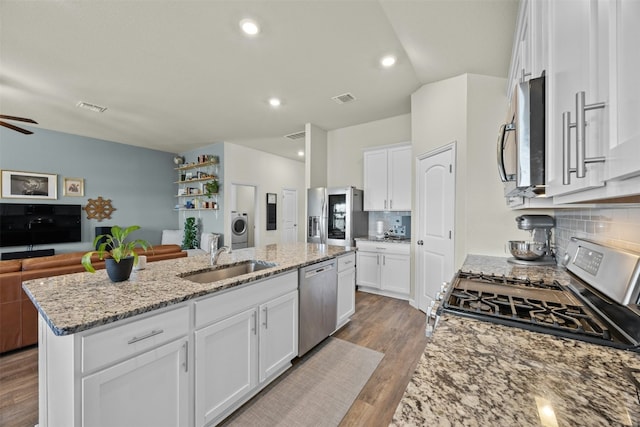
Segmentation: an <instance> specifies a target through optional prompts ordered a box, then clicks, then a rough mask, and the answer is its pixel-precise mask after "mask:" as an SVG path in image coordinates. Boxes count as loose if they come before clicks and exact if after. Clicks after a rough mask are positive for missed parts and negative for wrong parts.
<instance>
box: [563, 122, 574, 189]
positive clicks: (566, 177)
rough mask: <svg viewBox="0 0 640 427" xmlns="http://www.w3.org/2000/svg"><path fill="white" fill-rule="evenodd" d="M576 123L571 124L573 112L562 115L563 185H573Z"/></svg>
mask: <svg viewBox="0 0 640 427" xmlns="http://www.w3.org/2000/svg"><path fill="white" fill-rule="evenodd" d="M575 126H576V125H575V123H573V124H572V123H571V112H569V111H565V112H564V113H562V185H569V184H570V183H571V172H575V169H571V128H572V127H575Z"/></svg>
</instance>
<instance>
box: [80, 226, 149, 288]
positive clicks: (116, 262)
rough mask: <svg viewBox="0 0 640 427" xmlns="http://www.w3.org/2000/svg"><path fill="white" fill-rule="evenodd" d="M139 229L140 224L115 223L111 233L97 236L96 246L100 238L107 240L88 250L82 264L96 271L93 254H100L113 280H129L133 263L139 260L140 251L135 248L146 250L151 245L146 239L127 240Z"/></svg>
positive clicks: (89, 270)
mask: <svg viewBox="0 0 640 427" xmlns="http://www.w3.org/2000/svg"><path fill="white" fill-rule="evenodd" d="M139 229H140V226H139V225H132V226H130V227H127V228H122V227H119V226H117V225H114V226H113V227H111V233H110V234H100V235H99V236H96V238H95V239H94V241H93V246H94V247H95V246H96V244H97V243H98V242H99V241H100V239H102V238H104V239H105V240H104V241H103V242H102V243H100V245H98V246H97V250H95V251H90V252H87V253H85V254H84V255H83V256H82V265H83V266H84V268H85V270H87V271H88V272H90V273H95V272H96V270H95V268H93V265H91V256H92V255H93V254H98V255H99V256H100V259H101V260H103V259H104V260H105V267H106V269H107V275H108V276H109V278H110V279H111V281H112V282H122V281H124V280H127V279H128V278H129V276H130V275H131V269H132V268H133V265H134V264H135V263H136V262H138V253H137V252H136V251H135V250H134V249H135V248H136V247H138V246H139V247H141V248H142V249H144V250H146V249H147V248H150V247H151V245H150V244H149V242H147V241H146V240H140V239H136V240H131V241H128V242H125V239H126V237H127V236H128V235H129V234H131V233H132V232H134V231H136V230H139Z"/></svg>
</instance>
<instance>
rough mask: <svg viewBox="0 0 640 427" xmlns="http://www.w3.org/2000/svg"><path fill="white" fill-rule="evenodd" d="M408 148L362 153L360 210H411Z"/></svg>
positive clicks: (397, 147)
mask: <svg viewBox="0 0 640 427" xmlns="http://www.w3.org/2000/svg"><path fill="white" fill-rule="evenodd" d="M411 151H412V150H411V145H401V146H395V147H389V148H382V149H376V150H368V151H365V152H364V210H365V211H409V210H411Z"/></svg>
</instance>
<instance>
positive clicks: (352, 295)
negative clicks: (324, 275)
mask: <svg viewBox="0 0 640 427" xmlns="http://www.w3.org/2000/svg"><path fill="white" fill-rule="evenodd" d="M355 312H356V269H355V268H348V269H346V270H343V271H340V272H339V273H338V319H337V322H336V325H337V326H336V329H338V328H340V327H341V326H342V325H344V324H345V323H347V321H348V320H349V318H350V317H351V315H352V314H353V313H355Z"/></svg>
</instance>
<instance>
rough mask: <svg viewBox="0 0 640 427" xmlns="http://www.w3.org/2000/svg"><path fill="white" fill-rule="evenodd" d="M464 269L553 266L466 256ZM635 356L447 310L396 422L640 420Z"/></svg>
mask: <svg viewBox="0 0 640 427" xmlns="http://www.w3.org/2000/svg"><path fill="white" fill-rule="evenodd" d="M462 270H463V271H472V272H484V273H490V274H498V275H501V274H505V275H507V276H515V277H522V278H527V277H528V278H530V279H532V280H535V279H544V280H545V281H546V280H549V279H551V280H553V279H555V280H558V281H560V282H563V281H565V280H567V279H568V276H567V275H566V273H565V272H564V270H563V269H560V268H557V267H523V266H515V265H513V264H509V263H507V262H506V258H498V257H484V256H474V255H470V256H468V257H467V259H466V261H465V263H464V265H463V266H462ZM638 381H640V355H639V354H637V353H633V352H629V351H624V350H618V349H614V348H610V347H604V346H599V345H595V344H590V343H586V342H582V341H576V340H571V339H564V338H558V337H554V336H551V335H547V334H541V333H537V332H531V331H528V330H524V329H519V328H513V327H508V326H502V325H498V324H495V323H489V322H484V321H480V320H474V319H469V318H464V317H460V316H455V315H452V314H449V313H447V314H445V315H444V316H443V317H442V318H441V319H440V324H439V325H438V327H437V329H436V331H435V333H434V336H433V338H432V340H431V341H430V342H429V343H428V344H427V346H426V348H425V351H424V354H423V356H422V358H421V359H420V361H419V363H418V366H417V368H416V371H415V373H414V375H413V378H412V379H411V381H410V383H409V385H408V386H407V389H406V391H405V393H404V396H403V398H402V400H401V402H400V404H399V405H398V407H397V409H396V412H395V414H394V417H393V421H392V423H391V425H395V426H405V425H410V426H419V425H429V426H453V425H465V426H515V425H517V426H550V427H553V426H560V427H562V426H603V427H604V426H637V425H640V402H639V400H638V399H639V398H638V396H639V395H638V389H637V388H636V387H637V386H638Z"/></svg>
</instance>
